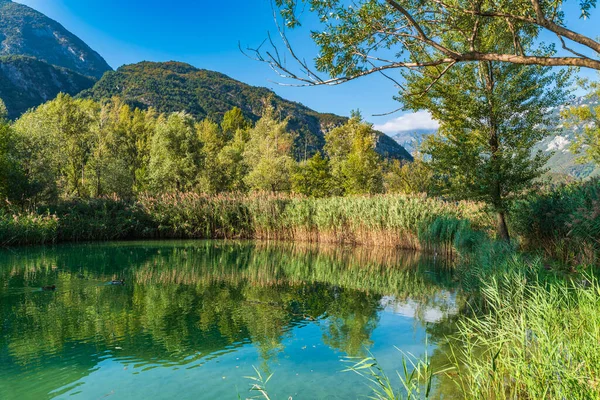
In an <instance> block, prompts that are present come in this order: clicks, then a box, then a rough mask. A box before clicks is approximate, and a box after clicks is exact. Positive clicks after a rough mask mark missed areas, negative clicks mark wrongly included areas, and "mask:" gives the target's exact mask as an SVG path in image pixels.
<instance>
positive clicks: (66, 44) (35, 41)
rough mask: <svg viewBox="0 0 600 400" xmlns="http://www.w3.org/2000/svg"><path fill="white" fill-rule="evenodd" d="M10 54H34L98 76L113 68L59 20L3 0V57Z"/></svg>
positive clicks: (0, 10) (0, 40) (0, 12)
mask: <svg viewBox="0 0 600 400" xmlns="http://www.w3.org/2000/svg"><path fill="white" fill-rule="evenodd" d="M7 55H22V56H29V57H35V58H37V59H38V60H41V61H45V62H47V63H48V64H51V65H56V66H58V67H63V68H68V69H70V70H72V71H74V72H77V73H79V74H81V75H85V76H91V77H94V78H96V79H97V78H100V77H101V76H102V75H103V74H104V73H105V72H106V71H111V70H112V68H111V67H110V66H109V65H108V64H107V63H106V61H105V60H104V59H103V58H102V57H101V56H100V55H99V54H98V53H97V52H95V51H94V50H92V49H91V48H90V47H89V46H88V45H87V44H86V43H84V42H83V41H82V40H81V39H79V38H78V37H77V36H75V35H74V34H72V33H71V32H69V31H68V30H66V29H65V28H64V27H63V26H62V25H61V24H59V23H58V22H56V21H54V20H53V19H51V18H48V17H47V16H45V15H44V14H42V13H40V12H38V11H36V10H34V9H32V8H30V7H27V6H25V5H23V4H18V3H14V2H12V1H11V0H0V56H7Z"/></svg>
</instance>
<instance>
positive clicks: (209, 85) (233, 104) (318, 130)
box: [80, 62, 409, 159]
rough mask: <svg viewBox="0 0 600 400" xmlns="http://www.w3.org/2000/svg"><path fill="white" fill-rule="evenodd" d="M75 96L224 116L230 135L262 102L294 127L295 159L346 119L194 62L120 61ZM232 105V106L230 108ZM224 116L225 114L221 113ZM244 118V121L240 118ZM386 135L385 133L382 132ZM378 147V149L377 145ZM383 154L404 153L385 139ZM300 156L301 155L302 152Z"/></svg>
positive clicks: (402, 155) (198, 116)
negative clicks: (117, 65)
mask: <svg viewBox="0 0 600 400" xmlns="http://www.w3.org/2000/svg"><path fill="white" fill-rule="evenodd" d="M80 96H81V97H85V98H88V97H89V98H92V99H94V100H96V101H103V100H108V99H111V98H112V97H113V96H119V97H121V98H123V99H124V100H125V102H127V103H128V104H130V105H131V106H133V107H139V108H142V109H144V108H147V107H153V108H155V109H156V110H157V111H158V112H160V113H167V114H170V113H173V112H181V111H185V112H187V113H189V114H191V115H192V116H194V118H196V119H197V120H202V119H206V118H208V119H210V120H212V121H224V122H223V124H222V129H223V130H224V132H225V134H226V135H227V136H232V135H233V134H234V133H235V129H238V128H239V129H246V128H248V127H249V125H248V120H250V121H253V122H256V121H258V120H259V119H260V118H261V116H262V115H263V113H264V112H265V109H266V108H267V107H265V106H266V103H265V99H267V98H269V99H270V101H269V104H268V105H269V106H274V107H275V108H276V109H277V112H278V114H279V115H280V116H281V118H282V119H287V120H288V128H289V130H290V131H293V132H294V133H295V139H296V140H295V146H294V154H295V155H296V158H297V159H302V158H303V157H304V156H305V155H308V157H310V156H312V155H313V154H314V153H315V152H316V151H319V150H322V149H323V144H324V133H323V132H324V131H325V130H327V129H331V128H333V127H335V126H338V125H341V124H343V123H344V122H346V120H347V119H346V118H344V117H340V116H337V115H333V114H320V113H317V112H316V111H313V110H311V109H309V108H307V107H305V106H303V105H302V104H299V103H295V102H291V101H287V100H285V99H283V98H281V97H279V96H277V95H275V94H274V93H273V92H272V91H270V90H269V89H266V88H261V87H253V86H250V85H247V84H245V83H242V82H239V81H236V80H234V79H232V78H230V77H228V76H226V75H224V74H221V73H218V72H214V71H208V70H202V69H197V68H194V67H193V66H191V65H189V64H184V63H179V62H165V63H154V62H141V63H138V64H133V65H126V66H123V67H120V68H119V69H118V70H117V71H115V72H109V73H107V74H105V75H104V76H103V77H102V79H100V80H99V81H98V83H96V85H95V86H94V87H93V88H92V89H90V90H86V91H84V92H82V93H81V94H80ZM233 109H237V111H231V110H233ZM228 112H230V114H229V115H227V118H225V115H226V114H227V113H228ZM244 119H246V121H244ZM388 139H389V138H388ZM378 150H380V151H381V152H382V153H383V150H384V149H378ZM385 152H386V153H388V154H386V157H392V158H394V157H395V158H407V157H409V155H408V154H407V153H406V151H405V150H404V148H403V147H402V146H400V145H399V144H397V143H395V142H393V140H391V139H390V140H388V141H387V142H386V148H385ZM304 158H306V157H304Z"/></svg>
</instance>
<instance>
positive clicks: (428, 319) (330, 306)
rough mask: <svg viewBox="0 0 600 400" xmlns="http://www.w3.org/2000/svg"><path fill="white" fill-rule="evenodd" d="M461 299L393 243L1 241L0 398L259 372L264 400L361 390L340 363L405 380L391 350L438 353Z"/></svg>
mask: <svg viewBox="0 0 600 400" xmlns="http://www.w3.org/2000/svg"><path fill="white" fill-rule="evenodd" d="M121 279H123V280H124V284H123V285H114V284H111V281H113V280H121ZM51 285H55V286H56V290H42V289H41V288H42V287H44V286H51ZM460 304H461V296H460V295H459V294H458V293H457V292H456V291H455V290H454V288H453V279H452V276H451V273H450V272H448V269H446V268H444V262H443V260H439V259H437V260H436V259H435V258H433V257H428V256H424V255H420V254H418V253H412V252H409V253H404V252H399V251H395V250H393V249H367V248H338V247H330V246H321V247H316V246H309V245H299V244H296V245H293V244H273V243H262V242H232V241H228V242H224V241H166V242H158V241H146V242H118V243H102V244H74V245H71V244H69V245H59V246H54V247H34V248H18V249H6V250H2V251H0V398H1V399H3V400H9V399H50V398H52V399H66V398H69V399H103V398H108V399H150V398H151V399H170V398H176V399H237V398H242V399H246V398H250V397H253V396H257V395H260V394H259V393H257V392H250V391H249V388H250V385H251V383H252V380H251V379H249V378H248V376H257V372H256V371H258V372H260V374H262V375H263V376H264V377H267V376H269V375H271V374H272V377H271V380H270V381H269V382H268V384H267V388H268V390H269V394H270V396H271V398H272V399H288V398H289V397H290V396H291V397H293V399H351V398H357V397H361V396H364V395H368V394H369V393H370V388H369V386H368V381H367V380H366V379H365V378H363V377H361V376H359V375H357V374H356V373H354V372H344V369H346V368H347V367H348V366H349V365H351V363H350V364H349V363H348V362H347V361H348V358H349V357H365V356H367V355H369V354H372V355H373V356H374V357H375V358H376V359H377V360H378V363H379V365H380V366H381V367H382V368H383V369H384V371H386V373H387V374H388V375H389V376H390V377H391V378H392V381H393V382H394V383H395V384H397V386H400V381H399V379H398V378H397V376H396V374H395V371H400V370H401V369H402V353H401V352H400V351H403V352H406V353H411V354H413V355H415V356H416V357H421V356H423V355H424V354H425V352H429V354H430V356H431V357H433V358H432V360H433V362H434V363H435V362H437V361H436V357H437V358H442V357H441V355H440V354H439V353H441V352H439V351H438V347H437V344H438V343H439V342H440V341H442V340H443V339H444V337H445V336H446V335H447V334H448V333H449V332H451V330H452V327H453V326H454V323H453V321H454V319H455V316H456V314H457V312H458V310H459V309H460ZM344 360H346V362H345V361H344ZM357 360H358V358H351V359H350V361H354V362H356V361H357ZM439 362H441V361H439ZM255 369H256V370H255Z"/></svg>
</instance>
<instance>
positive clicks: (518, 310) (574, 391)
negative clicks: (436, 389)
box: [451, 265, 600, 400]
mask: <svg viewBox="0 0 600 400" xmlns="http://www.w3.org/2000/svg"><path fill="white" fill-rule="evenodd" d="M518 267H519V270H514V271H511V272H509V273H506V274H503V275H500V276H498V277H492V278H490V279H489V282H488V283H487V284H486V285H485V286H484V287H483V290H482V299H483V301H484V302H485V304H486V306H487V312H485V313H479V314H476V315H475V316H473V317H471V318H464V319H463V320H461V322H460V323H459V334H458V336H457V338H456V341H455V342H454V343H453V345H452V347H451V348H452V349H453V355H454V359H455V365H456V372H457V373H456V374H455V375H454V376H453V379H454V380H455V382H456V383H457V384H458V386H459V387H460V391H461V393H462V394H463V396H464V398H467V399H498V400H500V399H516V398H519V399H573V400H578V399H581V400H583V399H592V400H593V399H600V353H599V352H598V345H599V343H600V312H599V311H600V285H599V284H598V281H597V280H596V279H595V278H593V277H591V276H587V277H583V278H581V277H580V278H578V279H576V280H575V279H574V280H568V281H561V282H552V283H549V282H547V281H545V280H543V279H541V278H536V277H535V275H533V277H532V274H527V273H524V272H523V270H525V269H526V268H525V266H523V265H518Z"/></svg>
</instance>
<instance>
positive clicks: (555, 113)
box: [390, 97, 600, 182]
mask: <svg viewBox="0 0 600 400" xmlns="http://www.w3.org/2000/svg"><path fill="white" fill-rule="evenodd" d="M598 103H599V100H598V99H589V98H587V97H578V98H576V99H574V100H573V101H571V102H570V103H569V104H565V105H562V106H560V107H557V108H552V109H550V110H548V112H549V113H550V117H549V118H548V119H549V120H550V121H553V123H555V124H556V126H555V128H556V129H555V130H554V132H553V134H552V135H550V136H548V137H547V138H545V139H544V140H542V141H540V142H539V143H538V144H537V145H536V146H535V147H534V151H538V150H541V151H542V152H544V153H545V154H546V155H548V156H550V158H549V159H548V162H547V163H546V168H547V169H548V173H547V174H546V176H547V177H550V178H551V179H552V180H554V181H561V182H562V181H570V180H573V179H585V178H590V177H597V176H600V167H598V166H596V165H594V164H593V163H584V164H581V163H579V162H578V161H577V159H578V156H577V154H574V153H573V152H572V151H571V148H570V147H571V144H572V142H573V140H574V137H575V133H576V132H577V131H578V130H581V129H583V126H576V127H573V128H572V129H566V128H565V127H564V126H563V124H562V123H561V116H560V113H561V111H563V110H565V108H566V107H570V106H578V107H582V106H592V105H598ZM434 133H436V131H435V130H417V131H414V132H410V133H409V132H400V133H396V134H394V133H390V136H391V137H392V138H393V139H394V140H395V141H396V142H398V143H399V144H401V145H402V146H403V147H405V148H407V149H409V150H413V148H414V144H415V143H419V142H420V141H421V140H422V139H423V137H424V136H426V135H430V134H434Z"/></svg>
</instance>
